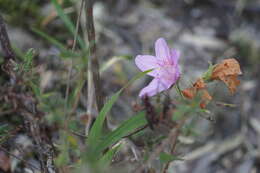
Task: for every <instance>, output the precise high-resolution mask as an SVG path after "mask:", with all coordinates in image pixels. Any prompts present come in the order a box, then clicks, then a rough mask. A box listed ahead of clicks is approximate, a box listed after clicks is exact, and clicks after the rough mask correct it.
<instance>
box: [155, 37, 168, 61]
mask: <svg viewBox="0 0 260 173" xmlns="http://www.w3.org/2000/svg"><path fill="white" fill-rule="evenodd" d="M155 55H156V57H157V58H159V59H160V60H163V61H170V49H169V47H168V45H167V43H166V41H165V40H164V38H159V39H158V40H156V42H155Z"/></svg>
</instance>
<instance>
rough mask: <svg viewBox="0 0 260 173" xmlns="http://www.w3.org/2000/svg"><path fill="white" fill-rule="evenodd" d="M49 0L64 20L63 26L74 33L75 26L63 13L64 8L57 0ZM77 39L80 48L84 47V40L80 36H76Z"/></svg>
mask: <svg viewBox="0 0 260 173" xmlns="http://www.w3.org/2000/svg"><path fill="white" fill-rule="evenodd" d="M51 2H52V4H53V5H54V7H55V9H56V11H57V14H58V15H59V17H60V18H61V20H62V21H63V22H64V24H65V26H66V27H67V28H68V30H69V31H70V32H71V33H72V34H73V35H74V34H75V32H76V28H75V26H74V24H73V23H72V21H71V20H70V18H69V17H68V15H67V14H66V13H64V10H63V9H62V7H61V6H60V4H59V3H58V2H57V0H52V1H51ZM77 41H78V43H79V45H80V47H81V48H82V49H85V48H86V46H85V43H84V41H83V40H82V39H81V38H80V37H77Z"/></svg>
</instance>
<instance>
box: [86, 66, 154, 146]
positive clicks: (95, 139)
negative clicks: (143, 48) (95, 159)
mask: <svg viewBox="0 0 260 173" xmlns="http://www.w3.org/2000/svg"><path fill="white" fill-rule="evenodd" d="M150 71H151V70H147V71H144V72H141V73H139V74H137V75H136V76H135V77H133V78H132V79H131V80H130V81H129V82H128V83H127V84H126V85H125V86H124V87H123V88H121V89H120V90H119V91H118V92H117V93H115V94H114V95H113V96H112V97H111V98H110V99H109V100H108V102H107V103H106V104H105V105H104V107H103V108H102V109H101V111H100V113H99V115H98V117H97V119H96V121H95V122H94V124H93V126H92V128H91V130H90V132H89V136H88V144H89V146H90V147H91V146H92V147H94V146H96V145H97V144H98V143H99V140H100V139H101V134H102V127H103V123H104V121H105V118H106V115H107V113H108V112H109V111H110V110H111V108H112V106H113V105H114V103H115V102H116V101H117V99H118V97H119V96H120V94H121V93H122V91H123V90H124V89H125V88H126V87H128V86H129V85H130V84H131V83H133V82H134V81H135V80H137V79H139V78H141V77H142V76H144V75H145V74H146V73H149V72H150Z"/></svg>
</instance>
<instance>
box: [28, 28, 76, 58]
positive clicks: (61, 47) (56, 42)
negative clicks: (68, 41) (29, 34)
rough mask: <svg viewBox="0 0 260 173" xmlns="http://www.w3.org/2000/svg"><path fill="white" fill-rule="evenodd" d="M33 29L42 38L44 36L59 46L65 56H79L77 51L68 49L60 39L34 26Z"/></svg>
mask: <svg viewBox="0 0 260 173" xmlns="http://www.w3.org/2000/svg"><path fill="white" fill-rule="evenodd" d="M32 31H33V32H35V33H36V34H38V35H39V36H41V37H42V38H44V39H45V40H47V41H48V42H50V43H51V44H53V45H54V46H56V47H57V48H59V49H60V50H61V55H62V57H64V58H67V57H71V56H74V57H75V56H79V55H78V54H77V53H74V52H72V51H70V50H67V48H66V47H65V46H64V45H63V44H62V43H61V42H59V41H58V40H56V39H54V38H53V37H52V36H50V35H48V34H46V33H44V32H42V31H40V30H38V29H36V28H32Z"/></svg>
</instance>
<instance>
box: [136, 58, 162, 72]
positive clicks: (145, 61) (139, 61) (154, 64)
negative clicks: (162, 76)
mask: <svg viewBox="0 0 260 173" xmlns="http://www.w3.org/2000/svg"><path fill="white" fill-rule="evenodd" d="M135 64H136V66H137V67H138V68H139V69H140V70H141V71H146V70H150V69H154V70H153V71H151V72H149V73H147V74H148V75H150V76H153V77H156V76H157V69H158V68H159V64H158V61H157V59H156V58H155V57H154V56H151V55H138V56H137V57H136V58H135Z"/></svg>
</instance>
